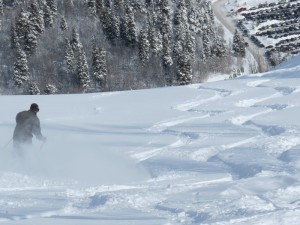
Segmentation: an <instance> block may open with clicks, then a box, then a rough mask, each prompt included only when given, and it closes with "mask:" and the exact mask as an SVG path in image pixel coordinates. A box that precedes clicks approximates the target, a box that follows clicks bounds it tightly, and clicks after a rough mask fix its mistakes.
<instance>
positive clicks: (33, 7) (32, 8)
mask: <svg viewBox="0 0 300 225" xmlns="http://www.w3.org/2000/svg"><path fill="white" fill-rule="evenodd" d="M29 13H30V15H29V20H30V24H31V26H32V31H33V34H34V35H35V36H39V35H40V34H41V33H42V32H43V31H44V18H43V13H42V10H40V7H39V4H38V2H37V1H36V0H31V2H30V5H29Z"/></svg>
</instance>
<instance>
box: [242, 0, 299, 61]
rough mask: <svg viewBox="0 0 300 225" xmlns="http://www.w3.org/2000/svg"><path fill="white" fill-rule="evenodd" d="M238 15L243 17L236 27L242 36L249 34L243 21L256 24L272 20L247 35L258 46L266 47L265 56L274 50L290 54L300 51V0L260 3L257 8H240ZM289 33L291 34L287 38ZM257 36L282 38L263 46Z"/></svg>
mask: <svg viewBox="0 0 300 225" xmlns="http://www.w3.org/2000/svg"><path fill="white" fill-rule="evenodd" d="M240 15H243V16H244V19H242V20H240V21H238V23H237V27H238V28H239V29H240V31H241V33H242V34H243V35H244V36H249V34H250V31H249V30H248V28H247V27H246V26H245V23H248V22H252V23H253V24H254V25H255V26H258V25H259V24H260V23H262V22H267V21H268V22H270V21H272V20H274V22H273V23H268V24H266V25H264V26H261V27H260V28H259V29H258V31H257V32H256V33H255V34H253V35H251V36H250V37H249V38H250V39H251V41H252V42H253V43H254V44H256V45H257V46H258V47H261V48H266V56H268V55H270V54H272V52H275V51H278V52H282V53H291V54H298V53H299V52H300V0H290V2H288V3H286V2H282V1H281V2H280V3H270V4H267V3H264V4H260V5H259V6H258V8H251V9H249V10H242V12H240ZM276 20H279V21H280V22H277V21H276ZM247 21H248V22H247ZM291 35H293V36H292V37H291V38H289V36H291ZM259 37H268V38H272V39H279V38H282V40H280V41H278V42H277V43H276V44H274V45H272V44H270V45H267V46H265V44H264V43H262V42H261V40H263V39H262V38H259ZM260 39H261V40H260Z"/></svg>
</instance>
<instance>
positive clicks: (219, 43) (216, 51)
mask: <svg viewBox="0 0 300 225" xmlns="http://www.w3.org/2000/svg"><path fill="white" fill-rule="evenodd" d="M212 53H213V55H214V56H217V57H219V58H222V57H225V56H226V46H225V41H224V40H222V39H220V38H216V40H215V43H214V46H213V49H212Z"/></svg>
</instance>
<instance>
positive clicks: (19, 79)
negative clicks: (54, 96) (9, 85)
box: [13, 47, 29, 87]
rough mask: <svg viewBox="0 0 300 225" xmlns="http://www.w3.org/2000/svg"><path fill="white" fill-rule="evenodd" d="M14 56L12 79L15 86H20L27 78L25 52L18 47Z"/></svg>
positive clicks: (27, 69)
mask: <svg viewBox="0 0 300 225" xmlns="http://www.w3.org/2000/svg"><path fill="white" fill-rule="evenodd" d="M16 57H17V58H16V62H15V64H14V77H13V80H14V82H15V85H16V86H17V87H21V86H23V85H24V83H26V82H27V81H28V80H29V68H28V62H27V58H26V54H25V52H24V51H23V50H22V49H21V48H20V47H18V49H17V56H16Z"/></svg>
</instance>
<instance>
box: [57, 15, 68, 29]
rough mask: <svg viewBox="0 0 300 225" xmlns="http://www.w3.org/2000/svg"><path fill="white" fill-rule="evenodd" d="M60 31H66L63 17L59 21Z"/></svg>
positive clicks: (66, 25)
mask: <svg viewBox="0 0 300 225" xmlns="http://www.w3.org/2000/svg"><path fill="white" fill-rule="evenodd" d="M59 27H60V29H61V30H62V31H64V32H65V31H67V30H68V24H67V21H66V19H65V17H63V16H62V17H61V20H60V26H59Z"/></svg>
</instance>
